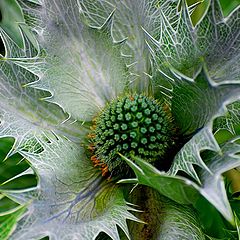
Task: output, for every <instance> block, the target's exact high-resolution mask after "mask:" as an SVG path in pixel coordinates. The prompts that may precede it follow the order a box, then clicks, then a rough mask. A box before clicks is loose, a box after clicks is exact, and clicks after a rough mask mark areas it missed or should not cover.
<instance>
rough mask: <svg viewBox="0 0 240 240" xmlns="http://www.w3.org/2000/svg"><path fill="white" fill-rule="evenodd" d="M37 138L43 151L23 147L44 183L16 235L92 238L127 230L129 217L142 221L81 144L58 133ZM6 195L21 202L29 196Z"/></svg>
mask: <svg viewBox="0 0 240 240" xmlns="http://www.w3.org/2000/svg"><path fill="white" fill-rule="evenodd" d="M38 141H39V143H40V144H41V145H42V147H43V148H44V150H43V151H42V152H41V153H38V154H36V153H35V154H34V153H29V152H25V151H24V150H23V151H22V152H21V154H22V155H23V156H24V157H26V158H27V159H28V160H29V162H30V163H31V165H32V167H33V168H34V169H36V171H37V173H38V177H39V184H38V186H37V189H36V190H35V192H36V193H35V199H33V200H32V203H31V204H30V206H29V207H28V212H27V213H26V215H25V216H24V218H23V219H22V220H21V221H20V222H19V224H18V227H17V229H16V231H15V233H14V234H13V236H12V239H18V240H20V239H30V238H38V237H42V236H46V235H49V236H50V237H52V236H55V237H56V238H57V239H61V238H65V239H73V238H79V239H86V240H88V239H89V240H92V239H94V238H95V237H96V236H97V235H98V234H99V233H100V232H102V231H103V232H105V233H107V234H108V235H109V236H111V237H112V239H119V236H118V231H117V226H119V227H120V228H121V229H122V230H123V231H124V232H125V234H127V235H128V230H127V224H126V220H127V219H131V220H135V221H138V220H137V219H136V218H135V217H134V216H133V215H132V214H131V213H129V212H128V211H129V210H134V209H133V208H132V207H131V206H128V204H127V202H126V201H125V200H124V198H123V193H122V190H121V187H120V186H116V185H115V184H114V183H112V182H110V181H107V180H106V179H104V178H102V176H101V175H99V170H98V169H96V168H93V166H92V163H91V161H90V160H89V159H88V157H87V156H86V153H85V151H84V149H83V148H82V147H81V146H79V145H77V144H74V143H73V142H71V141H69V140H67V139H64V138H60V137H57V138H56V137H55V136H52V137H51V138H50V137H48V139H47V141H46V139H40V138H39V139H38ZM5 194H7V195H8V196H10V197H11V198H13V199H15V200H16V201H18V202H19V203H21V204H23V202H24V198H25V201H28V197H29V194H28V193H26V195H25V197H24V193H23V194H21V195H20V196H21V198H19V195H18V194H17V193H16V192H15V193H14V192H13V191H5Z"/></svg>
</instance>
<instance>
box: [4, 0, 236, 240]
mask: <svg viewBox="0 0 240 240" xmlns="http://www.w3.org/2000/svg"><path fill="white" fill-rule="evenodd" d="M0 6H1V5H0ZM196 6H197V5H192V6H187V4H186V1H185V0H182V1H173V0H150V1H144V0H140V1H137V0H131V1H130V0H123V1H117V0H96V1H88V0H70V1H67V0H58V1H50V0H42V1H36V2H35V1H34V2H33V1H30V0H19V5H16V7H17V8H19V9H21V11H22V12H21V14H22V16H24V17H25V20H24V21H25V23H22V24H19V29H21V33H22V41H23V43H24V44H23V45H24V47H21V46H19V45H18V44H17V43H16V41H15V40H14V39H12V38H11V37H9V34H8V33H7V32H6V31H5V30H4V26H3V27H2V28H1V36H2V39H3V41H4V45H5V52H6V53H5V56H2V57H1V63H0V64H1V85H2V86H3V88H2V89H1V90H0V97H1V101H2V104H1V105H2V109H1V110H0V120H1V121H0V134H1V136H3V137H4V136H10V137H14V138H15V144H14V147H13V148H12V150H11V151H10V152H9V153H8V156H11V155H12V154H14V153H20V154H21V156H23V157H24V158H26V159H27V160H28V162H29V163H30V167H31V169H33V170H34V171H35V172H36V174H37V176H38V184H37V186H36V187H34V188H28V189H24V190H21V191H17V192H16V191H11V190H6V191H5V192H4V194H5V195H6V196H8V197H9V198H11V199H13V200H14V201H15V202H17V203H19V204H20V207H18V209H14V211H13V210H12V214H13V215H12V216H13V217H14V219H16V220H17V219H18V224H17V227H16V229H15V230H14V232H13V233H12V235H11V237H12V239H18V240H21V239H34V238H36V239H37V238H40V237H43V236H50V238H52V239H86V240H92V239H95V238H97V237H99V238H101V237H102V236H103V235H102V234H107V235H108V236H110V237H111V238H112V239H120V236H121V238H124V236H122V235H126V236H127V237H128V238H129V239H159V238H160V239H176V238H179V236H181V237H180V238H181V239H205V236H206V235H205V234H209V232H208V229H207V227H206V224H205V225H204V224H203V223H200V220H201V218H202V215H201V214H199V211H198V210H199V204H202V203H205V202H206V206H207V207H209V208H210V207H212V208H214V213H215V214H216V215H217V216H218V217H219V216H220V214H221V216H222V219H225V220H223V222H224V221H226V222H227V221H229V222H231V223H232V225H233V226H235V225H236V224H237V221H239V220H238V218H237V217H236V216H235V217H234V214H233V212H232V209H231V206H230V203H229V200H228V198H227V194H226V190H225V188H224V180H223V178H222V174H223V173H224V172H226V171H227V170H230V169H233V168H235V167H237V166H239V165H240V158H239V154H238V153H239V150H240V146H239V142H238V141H237V140H238V137H237V132H236V131H235V130H234V128H230V127H228V125H227V124H226V123H229V122H230V123H231V124H232V125H231V126H233V125H234V124H235V123H236V122H237V123H239V101H238V99H239V92H240V79H239V76H240V73H239V61H237V60H238V58H239V53H240V51H239V49H240V48H239V42H240V41H239V36H240V35H239V28H238V25H239V18H238V17H239V8H237V9H236V10H235V11H234V12H233V13H231V15H229V16H228V18H224V17H223V16H222V12H221V9H220V6H219V2H218V0H212V1H210V4H209V6H208V9H207V11H206V13H205V14H204V16H203V18H202V19H201V20H200V21H199V22H198V23H197V24H196V25H195V26H193V24H192V21H191V16H190V15H191V13H192V12H193V11H194V10H195V8H196ZM229 104H233V105H229ZM227 106H228V107H229V108H230V106H235V107H236V109H237V112H238V114H237V117H236V119H237V120H236V119H235V122H234V121H232V120H230V119H229V118H228V117H226V116H224V114H225V112H226V111H227V108H226V107H227ZM220 116H221V117H220ZM223 128H225V129H228V130H229V131H232V133H233V135H234V137H235V138H232V139H231V140H230V141H227V142H224V143H223V144H222V145H220V144H219V142H218V141H217V139H216V134H217V132H218V131H219V129H223ZM27 173H28V172H24V173H22V175H26V174H27ZM139 185H141V186H140V187H139ZM19 208H20V210H21V218H20V217H19V215H20V213H19ZM139 208H140V210H143V213H139ZM24 210H25V211H24ZM134 211H135V212H137V213H136V214H133V213H132V212H134ZM22 212H24V214H23V215H22ZM19 218H20V219H19ZM213 219H214V218H213ZM127 220H131V221H127ZM144 222H146V223H147V224H148V225H146V224H145V223H144ZM224 224H225V222H224V223H223V225H224ZM122 231H123V232H124V233H122ZM228 233H229V232H228V231H226V234H228ZM224 234H225V233H224ZM236 234H237V232H236ZM225 236H227V235H224V237H225ZM235 236H236V235H234V237H235ZM213 237H217V236H213Z"/></svg>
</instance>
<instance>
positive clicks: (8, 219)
mask: <svg viewBox="0 0 240 240" xmlns="http://www.w3.org/2000/svg"><path fill="white" fill-rule="evenodd" d="M24 211H25V208H24V207H20V208H19V209H18V210H16V211H15V212H13V213H11V214H8V215H5V216H0V238H1V239H2V240H7V239H9V236H10V235H11V233H12V231H13V229H14V228H15V227H16V224H17V221H18V220H19V218H20V217H21V215H22V214H23V213H24Z"/></svg>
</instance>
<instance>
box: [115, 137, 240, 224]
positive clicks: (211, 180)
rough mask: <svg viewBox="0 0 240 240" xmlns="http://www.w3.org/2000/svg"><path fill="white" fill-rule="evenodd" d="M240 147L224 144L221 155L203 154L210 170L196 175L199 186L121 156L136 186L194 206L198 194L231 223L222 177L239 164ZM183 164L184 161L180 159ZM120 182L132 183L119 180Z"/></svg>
mask: <svg viewBox="0 0 240 240" xmlns="http://www.w3.org/2000/svg"><path fill="white" fill-rule="evenodd" d="M239 151H240V145H239V144H238V143H237V142H236V141H231V142H228V143H226V144H225V145H223V146H222V147H221V154H220V155H219V154H218V153H215V152H211V154H210V151H209V152H207V153H206V155H204V156H203V159H204V161H205V163H206V167H207V168H208V169H209V171H206V170H205V169H201V170H200V171H199V173H198V175H199V178H200V181H201V183H202V184H201V185H197V184H196V183H195V182H193V181H191V180H189V179H187V178H185V177H180V176H174V175H167V174H166V173H164V172H160V171H158V170H157V169H156V168H154V167H153V166H152V165H150V164H148V163H147V162H145V161H143V160H141V159H139V158H134V160H135V163H133V162H132V161H131V160H130V159H127V158H125V157H124V159H125V161H127V163H128V164H129V165H130V167H132V169H133V170H134V172H135V174H136V176H137V179H134V182H135V183H140V184H144V185H147V186H150V187H152V188H154V189H156V190H157V191H159V192H160V193H161V194H163V195H164V196H166V197H169V198H171V199H172V200H174V201H176V202H178V203H181V204H183V203H184V204H186V203H188V204H189V203H192V204H194V203H196V200H197V199H198V194H201V195H202V196H204V197H205V198H206V199H207V200H208V201H209V202H210V203H211V204H212V205H213V206H215V207H216V209H217V210H218V211H219V212H220V213H221V214H222V215H223V216H224V217H225V218H226V219H227V220H228V221H229V222H231V223H232V224H234V220H233V214H232V210H231V207H230V204H229V201H228V199H227V194H226V190H225V187H224V181H223V178H222V174H223V173H224V172H226V171H228V170H230V169H232V168H235V167H237V166H239V165H240V157H239ZM182 161H183V162H184V159H182ZM120 182H122V183H124V182H125V183H126V182H131V181H130V180H122V181H120Z"/></svg>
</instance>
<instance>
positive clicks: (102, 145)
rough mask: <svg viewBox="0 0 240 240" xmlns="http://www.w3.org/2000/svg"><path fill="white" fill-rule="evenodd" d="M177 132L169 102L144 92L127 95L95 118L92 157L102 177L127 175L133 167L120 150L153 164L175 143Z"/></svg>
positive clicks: (125, 154) (116, 100) (90, 135)
mask: <svg viewBox="0 0 240 240" xmlns="http://www.w3.org/2000/svg"><path fill="white" fill-rule="evenodd" d="M174 134H175V130H174V127H173V124H172V118H171V114H170V111H169V109H168V107H167V106H166V105H164V104H162V103H160V102H158V101H157V100H155V99H153V98H152V97H147V96H145V95H142V94H132V95H127V96H124V97H121V98H118V99H115V100H113V101H112V102H110V103H109V104H108V105H107V106H106V107H105V108H104V109H103V110H102V112H101V113H100V114H99V115H98V117H97V118H96V119H94V120H93V127H92V132H91V133H90V134H89V135H88V138H89V139H90V142H91V143H90V146H91V147H90V149H91V154H92V156H91V160H92V162H93V164H94V166H95V167H97V166H98V167H100V168H101V170H102V175H103V176H118V177H120V176H126V175H128V174H129V173H130V172H131V170H130V168H129V167H128V165H127V164H126V163H125V161H124V160H123V159H122V158H121V157H120V155H119V154H118V153H121V154H122V155H124V156H126V157H131V156H132V155H133V156H138V157H140V158H142V159H144V160H146V161H147V162H149V163H152V164H154V162H156V161H158V160H160V159H161V158H163V156H164V155H165V154H166V152H167V151H168V149H169V148H171V146H173V145H174Z"/></svg>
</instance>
